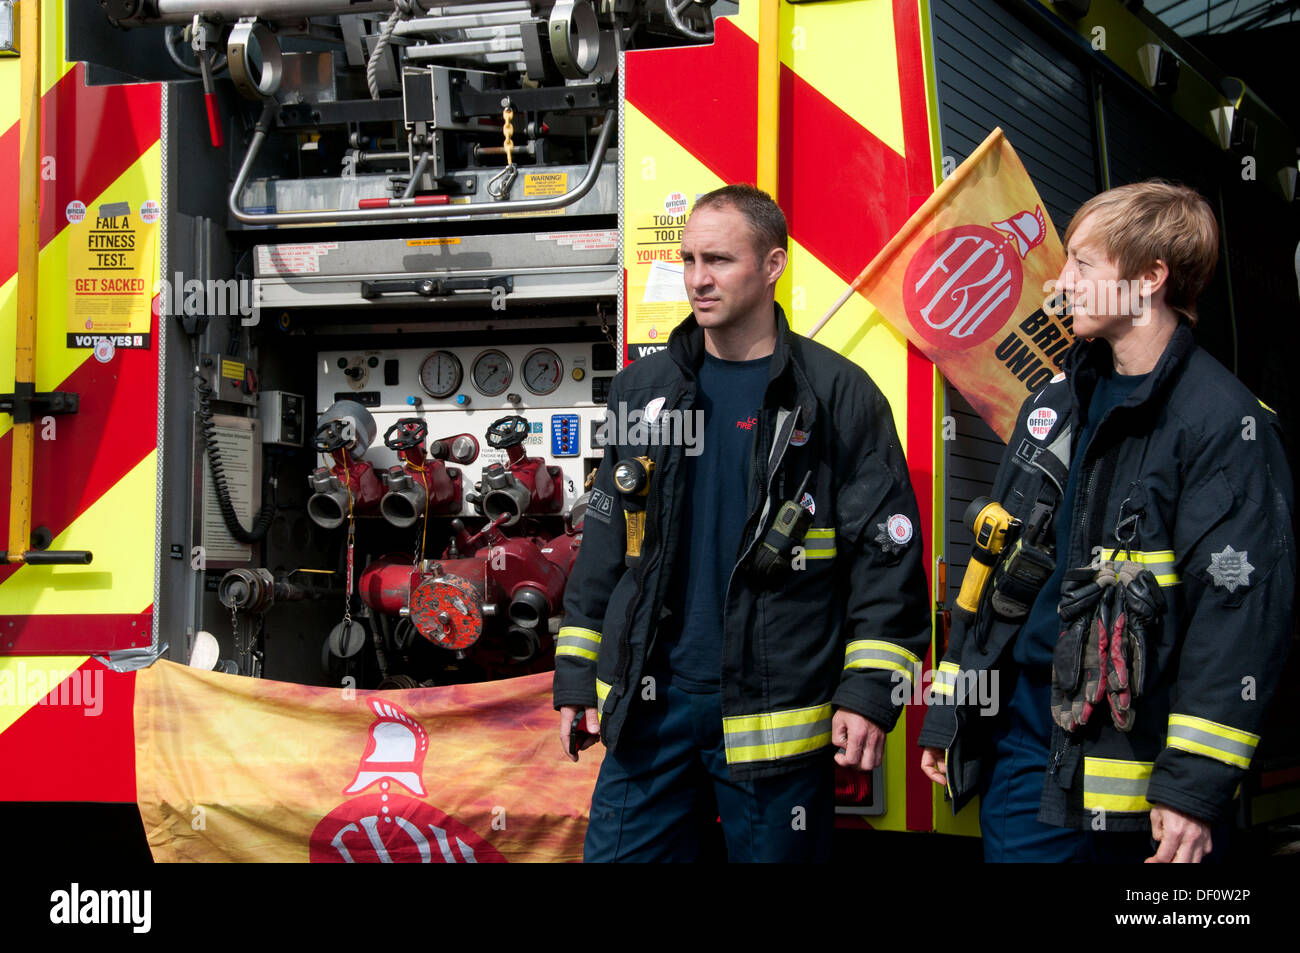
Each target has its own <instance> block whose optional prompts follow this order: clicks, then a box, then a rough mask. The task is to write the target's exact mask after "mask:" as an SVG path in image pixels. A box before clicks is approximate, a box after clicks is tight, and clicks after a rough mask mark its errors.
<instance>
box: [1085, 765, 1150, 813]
mask: <svg viewBox="0 0 1300 953" xmlns="http://www.w3.org/2000/svg"><path fill="white" fill-rule="evenodd" d="M1154 767H1155V764H1154V763H1153V762H1150V761H1120V760H1117V759H1113V758H1090V757H1087V756H1085V757H1084V759H1083V809H1084V810H1085V811H1118V812H1120V813H1129V814H1132V813H1139V812H1144V811H1149V810H1150V809H1151V803H1150V802H1149V801H1148V800H1147V797H1146V794H1147V781H1148V780H1149V779H1150V777H1151V771H1152V769H1153V768H1154Z"/></svg>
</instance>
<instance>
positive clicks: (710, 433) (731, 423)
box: [652, 353, 772, 692]
mask: <svg viewBox="0 0 1300 953" xmlns="http://www.w3.org/2000/svg"><path fill="white" fill-rule="evenodd" d="M771 360H772V359H771V356H770V355H769V356H768V357H762V358H759V359H758V360H754V361H724V360H722V359H721V358H717V357H714V356H713V355H711V354H708V353H706V354H705V355H704V363H703V365H702V366H701V367H700V371H699V389H698V396H697V398H696V402H695V407H694V408H693V409H694V410H697V411H702V412H703V413H704V434H703V438H702V440H701V442H700V444H699V447H700V451H701V452H700V453H699V454H698V455H697V456H685V457H683V460H684V461H685V464H684V467H685V472H684V480H685V488H684V494H683V499H682V507H681V511H680V512H681V523H680V525H681V526H682V528H683V530H684V533H683V535H682V538H681V541H680V542H679V543H678V546H677V558H676V561H675V564H674V565H673V567H672V573H673V577H672V584H671V587H670V589H669V594H668V600H667V605H668V608H669V609H670V611H671V612H672V615H671V616H670V617H669V618H667V619H665V620H664V622H663V623H662V624H661V625H660V628H659V635H658V637H657V638H656V640H655V647H654V659H653V660H652V668H653V670H655V671H656V672H658V673H659V677H661V678H663V677H667V678H669V679H671V681H672V684H674V685H676V686H677V687H679V688H682V689H684V690H686V691H695V692H716V691H718V690H719V688H720V685H721V681H722V609H723V602H724V600H725V599H726V593H727V583H728V581H729V580H730V578H731V570H732V569H733V568H734V567H735V565H736V557H737V556H738V554H739V549H740V542H741V539H740V538H741V534H742V533H743V532H744V528H745V519H746V517H748V516H749V481H750V473H749V471H750V455H751V453H752V451H753V446H754V434H755V432H756V431H757V429H758V412H759V408H760V407H762V404H763V394H764V392H765V391H766V390H767V381H768V373H769V370H770V364H771Z"/></svg>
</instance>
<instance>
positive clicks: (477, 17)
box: [393, 10, 531, 36]
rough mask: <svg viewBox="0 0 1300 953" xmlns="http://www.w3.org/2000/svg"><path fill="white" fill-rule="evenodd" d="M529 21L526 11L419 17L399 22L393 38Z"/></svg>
mask: <svg viewBox="0 0 1300 953" xmlns="http://www.w3.org/2000/svg"><path fill="white" fill-rule="evenodd" d="M528 19H531V13H530V12H529V11H528V10H504V11H502V12H501V13H467V14H462V15H461V16H455V17H420V18H418V19H415V20H401V21H399V22H398V24H397V26H395V27H393V34H394V35H395V36H404V35H406V34H409V33H438V32H441V31H443V30H463V29H465V28H467V27H490V26H511V25H517V24H520V23H523V22H524V21H525V20H528Z"/></svg>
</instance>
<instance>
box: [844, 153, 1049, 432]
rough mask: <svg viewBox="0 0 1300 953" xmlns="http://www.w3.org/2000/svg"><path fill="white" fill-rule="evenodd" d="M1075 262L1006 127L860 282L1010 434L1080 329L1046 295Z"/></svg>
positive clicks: (859, 286)
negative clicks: (1005, 132)
mask: <svg viewBox="0 0 1300 953" xmlns="http://www.w3.org/2000/svg"><path fill="white" fill-rule="evenodd" d="M1064 263H1065V255H1064V253H1063V251H1062V249H1061V242H1060V239H1059V238H1058V237H1057V235H1056V230H1055V229H1054V228H1053V227H1052V222H1051V220H1050V219H1049V218H1048V215H1047V212H1046V211H1045V210H1044V209H1043V204H1042V200H1041V199H1039V197H1038V192H1037V191H1036V190H1035V189H1034V184H1033V182H1032V181H1030V178H1029V176H1028V174H1027V173H1026V172H1025V169H1024V166H1023V165H1021V164H1020V159H1019V158H1017V156H1016V154H1015V152H1014V151H1013V150H1012V148H1011V145H1010V143H1008V142H1007V140H1006V138H1005V137H1004V136H1003V135H1002V130H1001V129H995V130H993V132H992V133H990V134H989V136H988V138H987V139H985V140H984V142H982V143H981V144H980V145H979V147H978V148H977V149H976V150H975V151H974V152H973V153H972V154H971V156H970V158H968V159H967V160H966V161H965V162H963V163H962V164H961V165H960V166H959V167H958V168H957V169H956V170H955V171H954V172H953V174H952V175H950V176H949V177H948V178H947V179H946V180H944V182H943V184H942V185H940V186H939V188H938V189H936V190H935V192H934V194H933V195H932V196H931V197H930V198H929V199H928V200H926V203H925V204H924V205H923V206H921V208H919V209H918V210H917V211H916V212H915V213H914V214H913V215H912V217H911V218H910V219H908V221H907V224H905V225H904V226H903V227H902V229H900V230H899V232H898V234H896V235H895V236H894V237H893V238H892V239H891V240H890V241H889V243H888V244H887V245H886V246H885V247H884V249H882V250H881V252H880V254H879V255H877V256H876V257H875V259H873V260H872V262H871V263H870V264H869V265H867V267H866V268H865V269H863V271H862V273H861V274H860V275H859V276H858V277H857V278H856V279H855V280H854V282H853V288H855V289H856V290H858V291H859V292H861V293H862V294H863V295H864V296H865V297H866V298H867V299H868V300H869V301H870V302H871V303H872V305H874V306H875V307H876V309H877V310H879V311H880V313H881V314H883V315H884V316H885V318H887V319H888V320H889V322H890V323H891V324H893V325H894V327H895V328H897V329H898V331H899V332H900V333H902V334H903V335H904V336H906V337H907V339H908V340H909V341H911V342H912V343H913V344H915V345H916V346H917V348H919V349H920V350H921V351H922V352H924V354H925V356H926V357H928V358H929V359H930V360H932V361H933V362H934V363H935V364H937V365H939V369H940V370H942V371H943V373H944V374H945V376H947V378H948V379H949V380H950V381H952V383H953V385H954V386H956V387H957V389H958V390H960V391H961V392H962V394H963V396H965V398H966V399H967V400H968V401H970V403H971V406H973V407H974V408H975V410H976V411H977V412H978V413H979V415H980V416H981V417H983V418H984V420H985V421H987V422H988V424H989V426H990V427H992V428H993V430H994V431H995V432H997V434H998V435H999V436H1000V437H1001V438H1002V439H1003V440H1006V439H1008V438H1009V437H1010V435H1011V431H1012V429H1013V427H1014V425H1015V419H1016V413H1017V411H1018V410H1019V409H1020V405H1021V404H1022V403H1024V400H1025V397H1027V396H1028V395H1029V394H1031V393H1033V392H1034V391H1036V390H1038V389H1039V388H1040V387H1041V386H1042V385H1043V384H1045V383H1047V381H1049V380H1051V378H1052V377H1054V376H1055V375H1056V374H1057V373H1059V372H1060V368H1061V362H1062V360H1063V359H1064V357H1065V352H1066V351H1067V350H1069V347H1070V345H1071V344H1072V343H1073V341H1074V337H1073V334H1072V332H1071V329H1070V318H1069V316H1068V315H1061V314H1058V313H1056V311H1055V310H1050V309H1048V307H1047V306H1048V305H1049V304H1050V303H1052V302H1051V299H1053V298H1054V297H1055V296H1054V293H1053V292H1054V282H1055V279H1056V278H1057V276H1058V275H1059V274H1060V271H1061V267H1062V265H1063V264H1064Z"/></svg>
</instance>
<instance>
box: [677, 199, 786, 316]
mask: <svg viewBox="0 0 1300 953" xmlns="http://www.w3.org/2000/svg"><path fill="white" fill-rule="evenodd" d="M777 256H779V262H774V260H773V259H774V257H777ZM784 262H785V253H784V252H783V251H781V250H779V249H774V250H772V251H769V252H768V253H767V254H766V255H761V256H760V254H759V253H758V251H757V250H756V249H755V247H754V232H753V229H752V228H750V225H749V223H748V222H747V221H746V220H745V217H744V216H743V215H741V214H740V212H738V211H736V209H734V208H732V207H731V206H723V207H721V208H717V207H713V208H702V209H700V210H698V211H696V212H694V213H692V214H691V217H690V219H689V220H688V221H687V223H686V227H685V228H684V229H683V230H682V265H683V269H684V270H683V276H682V277H683V279H684V280H685V282H686V296H687V297H688V298H689V299H690V302H691V310H692V311H693V312H694V313H695V319H696V320H697V321H698V322H699V324H700V327H702V328H728V327H734V326H736V325H738V324H741V323H743V322H744V321H745V320H746V318H748V317H750V316H752V315H755V314H756V313H757V312H758V311H759V310H760V309H761V306H762V304H763V303H764V302H765V301H766V297H767V289H768V288H769V287H770V286H771V285H774V284H776V279H777V278H778V277H780V274H781V271H782V267H780V266H784ZM767 317H769V318H770V315H767Z"/></svg>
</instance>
